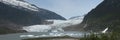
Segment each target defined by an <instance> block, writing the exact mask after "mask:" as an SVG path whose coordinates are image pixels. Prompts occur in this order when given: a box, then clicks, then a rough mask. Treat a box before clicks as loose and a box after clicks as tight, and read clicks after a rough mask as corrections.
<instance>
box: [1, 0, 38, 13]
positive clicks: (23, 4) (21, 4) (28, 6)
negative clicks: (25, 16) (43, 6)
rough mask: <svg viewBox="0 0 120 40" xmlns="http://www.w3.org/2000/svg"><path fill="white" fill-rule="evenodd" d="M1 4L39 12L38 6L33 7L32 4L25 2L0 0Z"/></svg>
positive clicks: (20, 0) (21, 0)
mask: <svg viewBox="0 0 120 40" xmlns="http://www.w3.org/2000/svg"><path fill="white" fill-rule="evenodd" d="M0 2H2V3H4V4H7V5H12V7H17V8H24V9H28V10H32V11H38V8H37V7H36V6H33V5H32V4H30V3H28V2H26V1H24V0H0Z"/></svg>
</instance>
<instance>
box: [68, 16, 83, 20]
mask: <svg viewBox="0 0 120 40" xmlns="http://www.w3.org/2000/svg"><path fill="white" fill-rule="evenodd" d="M83 18H84V16H74V17H71V18H69V20H79V19H83Z"/></svg>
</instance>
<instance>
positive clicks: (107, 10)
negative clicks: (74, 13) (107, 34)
mask: <svg viewBox="0 0 120 40" xmlns="http://www.w3.org/2000/svg"><path fill="white" fill-rule="evenodd" d="M80 27H82V28H83V29H84V30H85V31H93V32H98V31H102V30H104V29H105V28H107V27H108V31H114V32H120V31H119V29H120V0H104V1H103V2H102V3H101V4H99V5H98V6H97V7H96V8H95V9H93V10H91V11H90V12H89V13H88V14H87V15H86V16H85V17H84V20H83V22H82V23H81V24H80Z"/></svg>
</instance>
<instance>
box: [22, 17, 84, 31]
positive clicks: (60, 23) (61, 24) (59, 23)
mask: <svg viewBox="0 0 120 40" xmlns="http://www.w3.org/2000/svg"><path fill="white" fill-rule="evenodd" d="M82 20H83V17H77V18H73V19H68V20H55V19H51V20H46V21H53V24H49V25H32V26H26V27H23V30H26V31H27V32H64V30H63V28H65V27H68V26H71V25H77V24H80V23H81V22H82Z"/></svg>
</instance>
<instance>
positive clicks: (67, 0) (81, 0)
mask: <svg viewBox="0 0 120 40" xmlns="http://www.w3.org/2000/svg"><path fill="white" fill-rule="evenodd" d="M27 1H28V2H30V3H32V4H35V5H37V6H38V7H40V8H44V9H47V10H50V11H53V12H55V13H57V14H59V15H61V16H63V17H65V18H67V19H68V18H70V17H74V16H82V15H84V14H87V13H88V12H89V11H90V10H91V9H93V8H95V7H96V6H97V5H98V4H100V3H101V2H102V1H103V0H27Z"/></svg>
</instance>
